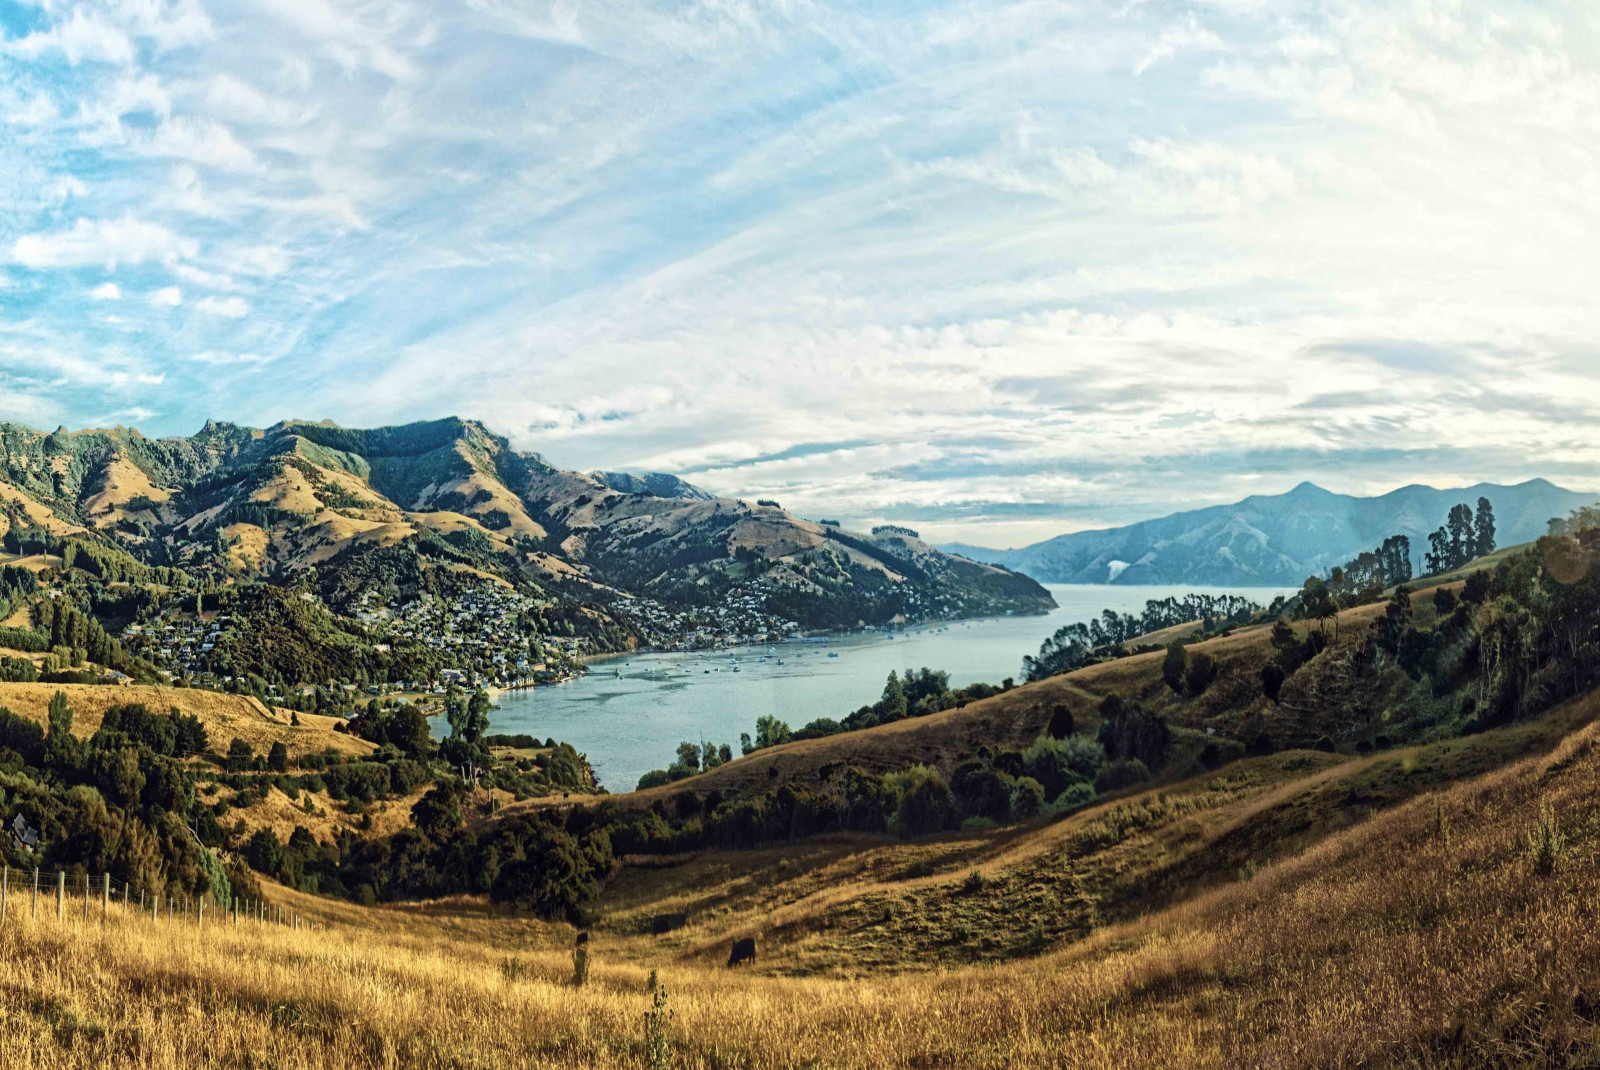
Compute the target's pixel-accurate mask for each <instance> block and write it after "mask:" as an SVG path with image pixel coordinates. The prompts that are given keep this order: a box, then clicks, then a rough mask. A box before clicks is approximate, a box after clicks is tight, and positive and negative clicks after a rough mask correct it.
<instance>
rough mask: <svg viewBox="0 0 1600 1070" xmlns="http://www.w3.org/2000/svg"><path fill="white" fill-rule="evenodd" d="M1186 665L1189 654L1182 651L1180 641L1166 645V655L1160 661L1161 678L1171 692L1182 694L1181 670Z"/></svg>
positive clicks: (1186, 666) (1182, 670)
mask: <svg viewBox="0 0 1600 1070" xmlns="http://www.w3.org/2000/svg"><path fill="white" fill-rule="evenodd" d="M1188 665H1189V655H1188V654H1187V653H1185V652H1184V649H1183V644H1182V643H1172V644H1171V645H1169V646H1168V647H1167V656H1166V657H1165V658H1163V659H1162V661H1161V678H1162V679H1163V680H1165V681H1166V682H1167V686H1168V687H1170V688H1172V691H1173V694H1177V695H1181V694H1183V672H1184V670H1185V669H1186V668H1188Z"/></svg>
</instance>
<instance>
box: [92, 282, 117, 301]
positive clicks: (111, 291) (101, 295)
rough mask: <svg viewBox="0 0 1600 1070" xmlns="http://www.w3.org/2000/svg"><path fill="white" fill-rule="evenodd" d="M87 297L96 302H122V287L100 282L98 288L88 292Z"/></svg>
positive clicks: (112, 283)
mask: <svg viewBox="0 0 1600 1070" xmlns="http://www.w3.org/2000/svg"><path fill="white" fill-rule="evenodd" d="M89 296H90V297H92V298H94V299H95V300H96V301H120V300H122V287H120V286H118V285H117V284H116V283H114V282H102V283H101V284H100V285H99V286H96V287H95V288H94V289H92V290H90V291H89Z"/></svg>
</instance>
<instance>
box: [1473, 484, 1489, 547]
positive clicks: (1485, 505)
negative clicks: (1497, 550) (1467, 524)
mask: <svg viewBox="0 0 1600 1070" xmlns="http://www.w3.org/2000/svg"><path fill="white" fill-rule="evenodd" d="M1472 526H1473V533H1472V556H1473V557H1488V556H1489V555H1490V554H1492V553H1494V506H1493V505H1492V504H1491V503H1490V502H1489V499H1488V498H1479V499H1478V515H1477V517H1476V518H1474V520H1473V525H1472Z"/></svg>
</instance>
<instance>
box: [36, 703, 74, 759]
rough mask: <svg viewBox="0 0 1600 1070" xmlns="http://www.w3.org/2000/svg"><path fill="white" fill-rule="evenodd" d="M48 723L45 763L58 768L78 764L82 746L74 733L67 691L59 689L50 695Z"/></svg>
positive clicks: (45, 740)
mask: <svg viewBox="0 0 1600 1070" xmlns="http://www.w3.org/2000/svg"><path fill="white" fill-rule="evenodd" d="M47 724H48V725H49V727H48V729H47V730H46V731H45V736H44V758H45V764H47V765H52V766H55V767H56V768H58V769H68V768H73V767H75V766H77V765H78V762H79V759H80V757H81V747H80V746H79V745H78V741H77V739H75V738H74V737H73V735H72V707H71V706H69V705H67V695H66V692H64V691H57V692H56V693H55V694H54V695H52V696H51V697H50V709H49V713H48V716H47Z"/></svg>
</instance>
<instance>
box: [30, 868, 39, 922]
mask: <svg viewBox="0 0 1600 1070" xmlns="http://www.w3.org/2000/svg"><path fill="white" fill-rule="evenodd" d="M31 916H32V917H35V918H37V917H38V916H39V867H38V866H34V867H33V909H32V915H31Z"/></svg>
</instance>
